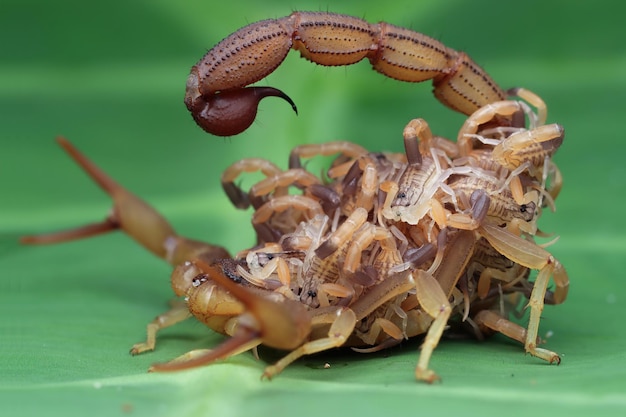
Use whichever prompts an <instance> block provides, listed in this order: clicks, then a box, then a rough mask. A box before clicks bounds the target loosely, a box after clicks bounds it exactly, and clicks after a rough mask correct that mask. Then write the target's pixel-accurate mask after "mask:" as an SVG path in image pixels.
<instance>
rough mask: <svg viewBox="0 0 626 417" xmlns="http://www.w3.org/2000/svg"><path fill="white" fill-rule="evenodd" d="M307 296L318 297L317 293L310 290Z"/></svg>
mask: <svg viewBox="0 0 626 417" xmlns="http://www.w3.org/2000/svg"><path fill="white" fill-rule="evenodd" d="M306 294H307V295H308V296H309V297H311V298H315V297H317V293H316V292H315V291H313V290H309V291H308V292H307V293H306Z"/></svg>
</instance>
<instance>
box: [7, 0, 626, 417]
mask: <svg viewBox="0 0 626 417" xmlns="http://www.w3.org/2000/svg"><path fill="white" fill-rule="evenodd" d="M215 3H216V2H210V1H206V0H205V1H198V0H183V1H176V2H175V1H166V0H152V1H148V0H144V1H121V0H110V1H108V2H85V1H57V2H48V1H43V0H28V1H24V0H4V1H3V2H2V3H1V4H0V39H2V41H1V42H0V118H1V123H0V192H1V203H0V234H1V235H0V245H1V246H0V274H1V280H0V289H1V291H0V329H1V332H0V334H1V335H2V339H1V343H0V414H1V415H11V416H20V415H24V416H26V415H41V414H44V413H45V414H46V415H50V416H54V415H63V416H71V415H92V416H97V415H102V416H113V415H151V416H173V415H176V416H187V415H189V416H191V415H216V416H217V415H219V416H235V415H255V416H257V417H262V416H270V415H272V416H273V415H278V414H279V413H280V415H296V414H297V415H300V416H308V415H311V416H322V415H328V414H329V413H330V414H340V413H342V414H343V413H345V412H350V413H351V414H352V415H359V416H362V417H366V416H370V415H371V416H374V415H381V413H390V414H391V413H393V414H394V415H421V414H424V415H425V414H428V415H453V414H454V415H460V414H463V415H465V416H471V415H485V414H494V415H505V414H506V415H522V414H524V415H527V414H528V413H530V412H532V413H539V414H544V415H545V414H548V413H559V414H561V415H562V414H565V413H568V414H569V415H589V414H590V413H591V412H600V413H601V414H602V415H609V414H620V413H622V412H623V411H624V410H625V409H626V394H625V392H626V383H625V382H624V381H625V378H626V353H625V350H626V336H625V333H626V332H624V330H625V326H624V324H623V316H624V313H625V312H626V310H625V308H624V305H625V304H624V300H625V293H626V285H625V284H624V279H623V278H624V267H625V266H626V262H625V259H626V256H625V255H626V236H625V233H624V232H625V229H626V228H625V226H624V222H623V221H622V220H620V218H621V217H622V216H621V214H620V213H621V210H622V207H623V206H624V203H625V198H624V193H625V191H626V168H625V164H624V151H625V150H626V146H625V145H624V139H623V136H624V128H623V126H622V124H621V122H622V121H623V120H624V119H623V117H624V103H625V101H624V99H626V94H625V91H626V47H625V46H624V40H625V39H624V38H625V32H624V28H623V16H624V12H625V10H624V9H625V7H624V6H622V5H619V4H617V3H615V2H609V1H595V2H589V3H586V2H571V1H544V0H529V1H526V2H522V3H520V2H501V1H487V0H475V1H472V2H463V1H434V0H432V1H404V0H402V1H394V2H374V1H361V2H358V3H357V2H354V5H351V6H347V5H342V6H336V5H332V6H331V5H329V4H327V3H319V2H314V1H298V0H292V1H289V2H285V1H264V2H256V1H251V0H250V1H237V0H233V1H230V2H223V3H222V4H220V5H218V6H215ZM292 10H313V11H320V10H322V11H323V10H330V11H334V12H340V13H347V14H351V15H355V16H359V17H363V18H365V19H367V20H369V21H374V22H375V21H381V20H384V21H388V22H391V23H394V24H397V25H400V26H405V27H409V28H412V29H414V30H417V31H420V32H424V33H426V34H428V35H430V36H433V37H436V38H437V39H440V40H441V41H443V42H444V43H446V44H447V45H448V46H450V47H453V48H455V49H458V50H464V51H466V52H467V53H468V54H469V55H470V56H471V57H472V58H473V59H474V60H475V61H476V62H477V63H479V64H480V65H482V66H483V67H484V68H485V69H486V70H487V71H488V72H489V73H490V74H491V75H492V76H493V78H494V79H495V80H496V81H497V82H498V83H500V85H502V86H503V87H511V86H524V87H527V88H529V89H531V90H533V91H535V92H537V93H538V94H540V95H541V96H542V97H543V98H544V99H545V101H546V102H547V103H548V105H549V121H550V122H559V123H561V124H562V125H563V126H564V127H565V129H566V140H565V143H564V145H563V146H562V148H561V149H560V150H559V153H558V154H557V156H556V161H557V163H558V164H559V166H560V167H561V170H562V171H563V175H564V178H565V185H564V190H563V193H562V195H561V196H560V197H559V200H558V202H557V203H558V204H557V206H558V210H557V212H556V213H546V214H545V215H544V216H543V217H542V219H541V222H540V227H541V228H542V229H543V230H546V231H550V232H554V233H556V234H558V235H560V236H561V239H560V240H559V241H558V243H557V244H555V245H554V246H552V247H551V248H550V250H551V251H552V253H553V254H554V255H555V256H556V257H558V258H559V259H560V260H561V262H562V263H563V264H564V265H565V266H566V268H567V269H568V272H569V274H570V278H571V292H570V297H569V299H568V300H567V301H566V303H565V304H563V305H560V306H556V307H551V306H549V307H547V308H546V309H545V311H544V314H543V316H544V319H543V321H542V327H541V332H542V334H546V332H548V331H551V333H552V336H551V337H550V338H549V340H548V344H547V347H548V348H550V349H553V350H555V351H557V352H560V353H562V354H563V362H562V364H561V366H559V367H556V366H548V365H546V364H544V363H540V362H539V361H538V360H536V359H534V358H531V357H528V356H525V355H524V353H523V348H522V347H521V346H518V345H515V344H513V343H510V342H509V341H507V340H505V339H504V338H500V337H495V338H493V339H491V340H489V341H488V342H486V343H478V342H474V341H451V340H447V341H444V342H443V343H442V344H441V345H440V346H439V347H438V349H437V350H436V352H435V355H434V357H433V360H432V366H433V368H434V369H435V370H436V371H437V372H438V373H439V374H440V375H441V376H442V377H443V382H442V383H441V384H437V385H434V386H426V385H424V384H419V383H416V382H415V381H414V379H413V367H414V365H415V362H416V360H417V348H418V346H419V342H415V341H410V342H408V343H406V344H404V345H403V346H402V347H401V348H397V349H393V350H390V351H388V352H383V353H382V354H378V355H369V356H367V355H357V354H353V353H350V352H342V353H337V354H328V355H322V356H319V357H318V356H316V357H313V358H305V359H303V360H301V361H299V362H297V363H296V364H294V365H293V366H291V367H289V368H288V369H287V370H286V371H285V372H284V373H283V374H282V375H280V376H279V377H278V378H276V379H275V380H273V381H271V382H267V381H260V380H259V377H260V375H261V372H262V369H263V367H264V362H262V361H256V360H255V359H254V358H253V357H252V356H251V355H250V354H244V355H240V356H238V357H235V358H232V359H230V360H228V361H226V362H224V363H220V364H216V365H213V366H209V367H205V368H202V369H198V370H193V371H189V372H182V373H176V374H164V375H155V374H147V373H146V372H145V371H146V369H147V368H148V366H149V365H150V364H151V363H153V362H157V361H165V360H168V359H171V358H173V357H175V356H177V355H179V354H182V353H184V352H186V351H188V350H190V349H193V348H200V347H210V346H213V345H215V344H216V343H218V342H219V341H220V340H222V339H221V337H219V336H217V335H215V334H213V333H211V332H210V331H208V330H207V329H206V328H204V327H203V326H201V325H199V324H197V323H195V322H192V321H189V323H185V324H183V325H180V326H176V327H174V328H171V329H168V330H166V331H164V332H163V333H162V336H161V338H160V339H159V343H158V345H157V350H156V352H154V353H151V354H146V355H142V356H139V357H131V356H130V355H129V354H128V349H129V348H130V347H131V345H132V344H133V343H135V342H137V341H140V340H143V339H142V338H143V337H144V328H145V324H146V323H147V322H148V321H150V320H151V319H152V318H153V317H154V316H155V315H156V314H158V313H160V312H162V311H163V310H164V309H165V308H166V306H167V300H168V299H169V298H170V297H171V294H172V292H171V290H170V288H169V268H168V266H167V265H165V264H164V263H163V262H161V261H159V260H158V259H155V258H153V257H152V256H151V255H150V254H148V253H146V252H144V251H143V250H142V249H141V248H138V247H137V246H136V245H135V244H134V243H133V242H132V241H130V240H129V239H128V238H126V237H125V236H123V235H121V234H111V235H108V236H104V237H99V238H97V239H92V240H88V241H82V242H77V243H70V244H64V245H58V246H50V247H20V246H19V245H17V244H16V239H17V237H18V236H19V235H22V234H26V233H36V232H41V231H49V230H56V229H60V228H65V227H69V226H73V225H77V224H83V223H86V222H89V221H92V220H96V219H101V218H102V217H103V216H104V215H105V213H106V211H107V210H108V207H109V200H108V199H107V197H106V196H104V195H103V193H102V192H101V191H100V190H99V189H97V187H95V186H94V185H93V184H92V183H90V181H89V180H88V179H87V178H86V177H85V176H84V175H83V174H82V173H81V172H80V171H79V169H78V168H77V167H76V166H74V164H73V163H72V162H71V161H70V160H69V159H68V158H67V157H66V156H65V155H64V154H63V153H62V152H61V151H60V149H59V148H58V147H57V146H56V144H55V142H54V140H53V139H54V137H55V136H56V135H65V136H67V137H68V138H69V139H70V140H72V141H73V142H74V143H75V144H76V145H77V146H78V147H79V148H80V149H81V150H82V151H83V152H85V153H86V154H87V155H88V156H89V157H91V158H92V159H93V160H94V161H96V163H97V164H98V165H100V166H101V167H102V168H103V169H105V170H106V171H107V172H109V173H110V174H111V175H112V176H113V177H114V178H116V179H117V180H119V181H120V182H121V183H123V184H124V185H125V186H127V187H128V188H129V189H130V190H132V191H134V192H136V193H137V194H139V195H141V196H142V197H143V198H145V199H146V200H148V201H149V202H150V203H152V204H153V205H155V206H156V207H158V209H159V210H160V211H162V212H163V213H164V214H165V215H166V216H167V217H168V218H169V219H170V220H171V221H172V223H173V224H174V225H175V226H176V228H177V229H178V230H179V231H180V232H181V233H182V234H185V235H188V236H192V237H196V238H201V239H204V240H208V241H211V242H216V243H220V244H223V245H225V246H226V247H228V248H229V249H230V250H232V251H236V250H238V249H241V248H244V247H247V246H250V245H251V243H252V242H253V240H252V233H251V228H250V226H249V216H250V213H249V212H240V211H236V210H235V209H233V208H231V207H230V205H229V203H228V202H227V199H226V198H225V196H224V195H223V193H222V191H221V187H220V185H219V175H220V173H221V172H222V170H223V169H224V168H225V167H226V166H228V165H229V164H231V163H232V162H234V161H236V160H238V159H240V158H244V157H263V158H268V159H271V160H272V161H274V162H276V163H279V164H280V165H281V166H285V165H286V161H287V155H288V152H289V150H290V149H291V148H292V147H293V146H294V145H296V144H300V143H318V142H325V141H329V140H336V139H347V140H351V141H354V142H357V143H360V144H362V145H364V146H366V147H367V148H369V149H372V150H395V151H399V150H401V149H402V143H401V132H402V128H403V127H404V125H405V123H406V122H407V121H408V120H409V119H411V118H413V117H423V118H425V119H426V120H427V121H428V122H429V123H430V125H431V127H432V129H433V131H435V132H436V133H439V134H442V135H446V136H449V137H454V136H455V132H456V131H457V129H458V128H459V126H460V124H461V123H462V121H463V117H462V116H460V115H457V114H453V113H452V112H451V111H449V110H447V109H446V108H444V107H443V106H441V105H440V104H439V103H438V102H437V101H436V100H435V99H434V98H433V97H432V95H431V92H430V91H431V86H430V83H425V84H423V85H410V84H404V83H399V82H395V81H393V80H389V79H385V78H384V77H382V76H380V75H378V74H376V73H374V72H373V71H371V69H370V68H369V66H368V64H367V63H361V64H359V65H355V66H353V67H347V68H331V69H328V68H322V67H317V66H315V65H312V64H310V63H308V62H306V61H304V60H302V59H299V58H298V56H297V55H298V54H297V53H292V54H291V55H290V56H289V57H288V59H287V60H286V62H285V64H283V65H282V66H281V67H280V68H279V69H278V70H277V71H276V72H275V73H274V74H273V75H271V76H270V77H268V78H267V80H264V81H262V82H260V84H261V85H271V86H275V87H278V88H280V89H282V90H284V91H285V92H287V93H288V94H289V95H290V96H291V97H292V98H293V99H294V100H295V101H296V103H297V105H298V108H299V111H300V115H299V116H297V117H296V116H294V114H293V113H292V112H291V110H290V109H289V107H288V105H286V104H285V103H284V102H282V101H279V100H272V99H270V100H266V101H264V102H263V103H262V105H261V109H260V112H259V117H258V119H257V122H256V123H255V124H254V125H253V126H252V128H251V129H249V130H248V131H247V132H246V133H244V134H242V135H240V136H238V137H236V138H231V139H221V138H215V137H211V136H209V135H207V134H205V133H204V132H202V131H201V130H200V129H199V128H198V127H197V126H196V125H195V124H194V123H193V121H192V119H191V117H190V116H189V114H188V113H187V110H186V109H185V107H184V105H183V103H182V99H183V95H184V85H185V80H186V77H187V74H188V71H189V68H190V67H191V65H193V64H194V63H195V62H196V61H197V60H198V59H199V58H200V57H201V56H202V55H203V54H204V52H205V51H206V50H208V49H209V48H210V47H211V46H213V45H214V44H215V43H217V42H218V41H219V40H220V39H222V38H223V37H225V36H226V35H228V34H230V33H231V32H233V31H235V30H236V29H238V28H240V27H241V26H244V25H245V24H247V23H250V22H253V21H257V20H261V19H266V18H272V17H281V16H284V15H287V14H289V13H290V12H291V11H292ZM268 355H270V354H269V353H266V355H265V357H267V358H270V359H271V356H268ZM325 362H329V363H331V368H330V369H322V368H323V364H324V363H325Z"/></svg>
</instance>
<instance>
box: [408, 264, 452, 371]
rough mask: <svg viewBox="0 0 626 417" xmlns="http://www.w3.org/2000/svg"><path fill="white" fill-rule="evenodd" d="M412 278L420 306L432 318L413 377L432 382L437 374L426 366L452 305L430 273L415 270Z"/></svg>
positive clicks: (446, 321)
mask: <svg viewBox="0 0 626 417" xmlns="http://www.w3.org/2000/svg"><path fill="white" fill-rule="evenodd" d="M414 279H415V287H416V290H417V298H418V300H419V303H420V306H421V308H422V309H423V310H424V311H426V312H427V313H428V315H430V316H431V317H433V318H434V321H433V323H432V324H431V326H430V328H429V329H428V333H426V337H425V339H424V343H423V344H422V348H421V353H420V358H419V361H418V362H417V367H416V368H415V377H416V378H417V379H418V380H421V381H425V382H428V383H432V382H435V381H436V380H438V379H439V376H437V374H436V373H435V372H434V371H433V370H432V369H429V368H428V363H429V362H430V357H431V356H432V354H433V351H434V350H435V347H437V344H438V343H439V340H440V339H441V335H442V334H443V331H444V329H445V327H446V324H447V323H448V319H449V318H450V314H451V313H452V307H451V306H450V303H449V302H448V298H447V297H446V294H445V293H444V292H443V290H442V289H441V286H440V285H439V282H438V281H437V280H436V279H435V278H433V276H432V275H430V274H427V273H425V272H424V271H421V270H417V271H416V272H415V273H414Z"/></svg>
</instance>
